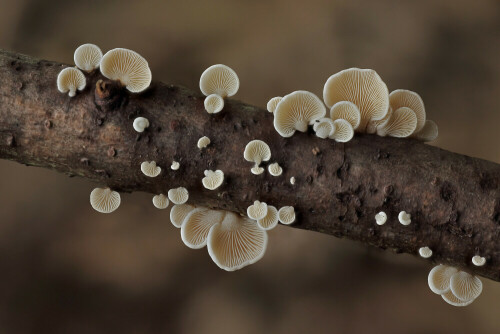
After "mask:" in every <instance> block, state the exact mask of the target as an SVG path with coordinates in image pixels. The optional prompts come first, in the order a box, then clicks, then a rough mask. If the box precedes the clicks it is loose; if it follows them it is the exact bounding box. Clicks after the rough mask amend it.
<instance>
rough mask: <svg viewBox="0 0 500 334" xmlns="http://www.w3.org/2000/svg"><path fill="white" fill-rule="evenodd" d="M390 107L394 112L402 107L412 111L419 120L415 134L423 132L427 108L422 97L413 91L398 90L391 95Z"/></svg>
mask: <svg viewBox="0 0 500 334" xmlns="http://www.w3.org/2000/svg"><path fill="white" fill-rule="evenodd" d="M389 105H390V106H391V108H392V109H393V110H398V109H399V108H402V107H406V108H409V109H411V110H412V111H413V112H414V113H415V116H416V118H417V125H416V127H415V133H417V132H419V131H420V130H422V128H423V127H424V124H425V106H424V101H422V98H421V97H420V95H418V94H417V93H415V92H412V91H411V90H406V89H396V90H395V91H393V92H391V94H389Z"/></svg>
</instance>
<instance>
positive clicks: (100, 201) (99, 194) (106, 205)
mask: <svg viewBox="0 0 500 334" xmlns="http://www.w3.org/2000/svg"><path fill="white" fill-rule="evenodd" d="M120 203H121V198H120V194H119V193H117V192H116V191H112V190H111V189H109V188H95V189H94V190H92V192H91V193H90V205H92V208H93V209H94V210H96V211H98V212H101V213H111V212H113V211H115V210H116V209H118V207H119V206H120Z"/></svg>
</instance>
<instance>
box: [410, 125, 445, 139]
mask: <svg viewBox="0 0 500 334" xmlns="http://www.w3.org/2000/svg"><path fill="white" fill-rule="evenodd" d="M438 134H439V132H438V126H437V124H436V123H434V121H431V120H427V121H425V124H424V127H423V128H422V130H420V131H419V132H417V133H415V134H414V135H413V137H415V138H417V139H419V140H423V141H433V140H434V139H436V138H437V137H438Z"/></svg>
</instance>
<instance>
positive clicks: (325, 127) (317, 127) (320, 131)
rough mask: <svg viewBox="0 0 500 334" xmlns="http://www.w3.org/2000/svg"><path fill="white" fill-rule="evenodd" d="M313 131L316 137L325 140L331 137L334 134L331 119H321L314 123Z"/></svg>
mask: <svg viewBox="0 0 500 334" xmlns="http://www.w3.org/2000/svg"><path fill="white" fill-rule="evenodd" d="M313 130H314V132H316V136H318V137H319V138H323V139H325V138H328V137H330V136H333V134H334V133H335V124H334V123H333V120H332V119H330V118H326V117H323V118H320V119H317V120H316V122H314V124H313Z"/></svg>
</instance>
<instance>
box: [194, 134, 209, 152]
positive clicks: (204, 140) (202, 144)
mask: <svg viewBox="0 0 500 334" xmlns="http://www.w3.org/2000/svg"><path fill="white" fill-rule="evenodd" d="M208 145H210V138H208V137H207V136H203V137H201V138H200V139H198V144H197V146H198V148H199V149H200V150H201V149H202V148H205V147H207V146H208Z"/></svg>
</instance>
